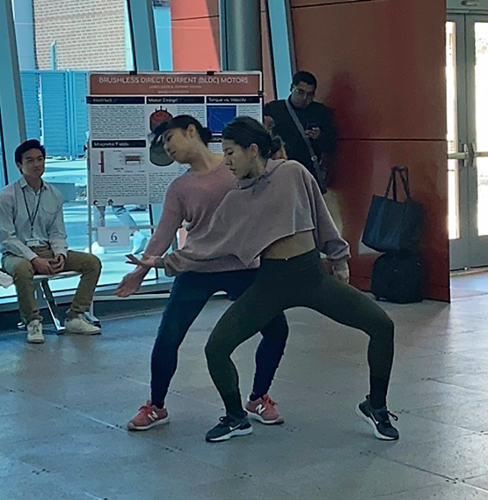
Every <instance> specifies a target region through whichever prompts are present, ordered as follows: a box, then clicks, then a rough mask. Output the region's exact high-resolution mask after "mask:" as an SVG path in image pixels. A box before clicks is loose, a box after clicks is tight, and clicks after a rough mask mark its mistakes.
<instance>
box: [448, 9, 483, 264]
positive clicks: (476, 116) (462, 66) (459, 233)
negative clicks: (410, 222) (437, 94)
mask: <svg viewBox="0 0 488 500" xmlns="http://www.w3.org/2000/svg"><path fill="white" fill-rule="evenodd" d="M446 41H447V43H446V56H447V58H446V61H447V64H446V77H447V114H448V124H447V125H448V126H447V129H448V138H447V140H448V176H449V214H448V224H449V238H450V247H451V269H463V268H471V267H480V266H487V265H488V15H476V14H456V15H451V16H449V17H448V22H447V24H446Z"/></svg>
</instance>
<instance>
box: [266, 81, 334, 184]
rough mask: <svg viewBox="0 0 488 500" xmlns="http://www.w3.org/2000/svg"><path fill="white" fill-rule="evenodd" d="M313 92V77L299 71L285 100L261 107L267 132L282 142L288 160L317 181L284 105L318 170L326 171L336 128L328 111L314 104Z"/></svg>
mask: <svg viewBox="0 0 488 500" xmlns="http://www.w3.org/2000/svg"><path fill="white" fill-rule="evenodd" d="M316 89H317V79H316V78H315V76H314V75H312V74H311V73H308V72H307V71H299V72H298V73H296V74H295V75H294V76H293V83H292V84H291V88H290V96H289V97H288V99H281V100H277V101H272V102H269V103H268V104H266V105H265V107H264V123H265V126H266V128H267V129H268V131H270V132H272V133H273V134H274V135H279V136H280V137H281V138H282V139H283V141H284V142H285V144H286V152H287V155H288V158H289V159H291V160H296V161H298V162H299V163H301V164H302V165H304V166H305V167H306V168H307V170H308V171H309V172H310V173H311V174H312V175H313V176H314V178H315V180H317V181H318V180H319V179H318V178H317V172H316V171H315V168H314V164H313V160H312V158H311V154H310V151H309V148H308V147H307V144H306V142H305V140H304V138H303V137H302V134H301V133H300V131H299V130H298V128H297V126H296V124H295V122H294V120H293V118H292V116H291V115H290V112H289V110H288V107H287V101H288V102H289V103H290V104H291V107H292V109H293V111H294V112H295V114H296V116H297V117H298V120H299V121H300V123H301V124H302V126H303V129H304V130H305V133H306V135H307V136H308V138H309V140H310V143H311V145H312V148H313V151H314V152H315V155H316V156H317V158H318V160H319V161H320V160H322V164H321V166H322V168H325V169H327V166H328V162H329V160H330V158H331V156H332V155H333V154H334V152H335V150H336V146H337V128H336V125H335V121H334V114H333V111H332V109H331V108H329V107H327V106H325V105H324V104H321V103H319V102H315V101H314V98H315V91H316ZM319 184H320V183H319Z"/></svg>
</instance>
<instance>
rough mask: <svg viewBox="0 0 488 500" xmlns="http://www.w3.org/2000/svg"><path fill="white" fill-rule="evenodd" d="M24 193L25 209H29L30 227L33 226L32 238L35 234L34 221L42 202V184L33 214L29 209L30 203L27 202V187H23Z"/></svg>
mask: <svg viewBox="0 0 488 500" xmlns="http://www.w3.org/2000/svg"><path fill="white" fill-rule="evenodd" d="M22 194H23V195H24V203H25V209H26V210H27V216H28V217H29V222H30V227H31V238H32V237H33V235H34V223H35V222H36V218H37V214H38V212H39V205H40V204H41V195H42V186H41V190H40V191H39V197H38V198H37V206H36V210H35V212H34V213H33V214H31V212H30V210H29V205H28V204H27V197H26V196H25V189H22Z"/></svg>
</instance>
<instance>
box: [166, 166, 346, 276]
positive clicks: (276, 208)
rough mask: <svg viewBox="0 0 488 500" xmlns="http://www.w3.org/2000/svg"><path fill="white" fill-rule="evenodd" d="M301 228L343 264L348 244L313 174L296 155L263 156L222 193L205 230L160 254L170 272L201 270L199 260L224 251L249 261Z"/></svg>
mask: <svg viewBox="0 0 488 500" xmlns="http://www.w3.org/2000/svg"><path fill="white" fill-rule="evenodd" d="M303 231H313V234H314V239H315V244H316V246H317V248H318V249H319V250H320V251H321V252H323V253H324V254H326V256H327V259H328V260H329V261H331V262H332V264H333V266H334V268H335V269H337V270H341V269H345V268H346V267H347V260H348V259H349V258H350V253H349V245H348V244H347V242H346V241H344V240H343V239H342V238H341V237H340V235H339V232H338V230H337V227H336V226H335V224H334V221H333V220H332V218H331V216H330V213H329V210H328V209H327V206H326V205H325V202H324V200H323V198H322V194H321V193H320V189H319V187H318V185H317V183H316V181H315V179H314V178H313V177H312V175H311V174H310V173H309V172H308V170H307V169H306V168H305V167H304V166H303V165H301V164H300V163H298V162H296V161H293V160H285V161H284V160H268V162H267V164H266V169H265V171H264V173H263V174H262V175H261V176H260V177H257V178H253V179H243V180H240V181H239V182H238V187H237V188H236V189H232V190H231V191H229V192H228V193H227V195H226V196H225V198H224V199H223V200H222V202H221V204H220V205H219V207H218V208H217V210H216V211H215V212H214V214H213V216H212V220H211V221H210V224H209V226H208V230H207V231H206V232H205V233H203V234H201V235H199V236H198V237H197V238H194V239H192V241H191V243H188V244H187V245H185V247H184V248H182V249H180V250H177V251H175V252H172V253H170V254H167V255H165V256H164V257H163V265H164V269H165V272H166V274H167V275H168V276H175V275H178V274H181V273H184V272H188V271H194V270H197V269H200V270H201V261H212V260H215V259H219V258H221V257H223V256H226V255H233V256H235V257H236V258H237V259H239V261H241V262H242V263H243V265H244V266H250V265H252V263H253V261H254V260H255V259H256V258H257V257H259V255H260V254H261V253H262V252H263V250H265V249H266V248H268V247H269V246H270V245H271V244H273V243H275V242H276V241H278V240H280V239H282V238H285V237H287V236H291V235H293V234H296V233H299V232H303ZM198 263H200V264H198ZM213 271H214V272H215V269H213Z"/></svg>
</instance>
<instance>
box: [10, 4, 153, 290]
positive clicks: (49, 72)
mask: <svg viewBox="0 0 488 500" xmlns="http://www.w3.org/2000/svg"><path fill="white" fill-rule="evenodd" d="M12 2H13V8H14V9H13V10H14V21H15V27H16V35H17V36H16V38H17V45H18V53H19V64H20V70H21V83H22V95H23V101H24V113H25V119H26V129H27V136H28V138H29V139H32V138H37V139H40V140H41V142H42V143H43V144H44V145H45V147H46V152H47V157H48V158H47V162H46V173H45V176H44V179H45V180H46V181H47V182H49V183H52V184H54V185H55V186H56V187H57V188H58V189H59V190H60V191H61V193H62V195H63V198H64V201H65V203H64V217H65V224H66V230H67V234H68V244H69V247H70V249H72V250H77V251H88V250H89V249H88V231H87V227H88V217H89V209H88V207H87V162H86V147H85V145H86V142H87V139H88V133H89V131H88V113H87V105H86V95H87V93H88V85H87V74H88V72H89V71H94V70H102V71H128V70H132V69H133V67H134V64H133V54H132V42H131V36H130V32H131V30H130V26H129V17H128V12H127V2H126V1H125V0H96V1H95V0H90V1H88V2H78V1H75V0H66V1H64V2H59V1H57V0H32V2H25V1H24V0H12ZM26 4H29V5H26ZM92 220H93V221H94V224H96V223H98V224H100V225H107V226H110V225H117V224H123V225H130V226H132V227H133V229H134V230H133V237H132V245H131V247H127V248H122V247H119V248H117V249H115V248H111V249H110V250H107V251H104V250H103V249H102V248H100V247H99V246H98V245H97V243H96V232H93V233H92V234H93V241H94V244H93V246H92V250H93V252H94V253H96V254H98V255H99V257H100V258H101V260H102V262H103V271H102V276H101V279H100V281H99V285H105V284H114V283H118V282H119V281H120V279H121V277H122V276H123V275H124V274H125V273H126V272H128V271H129V270H130V269H131V268H130V267H129V266H128V265H127V266H126V265H124V264H123V263H124V261H125V258H124V255H125V254H127V253H128V252H131V251H132V250H138V249H140V248H143V245H144V241H147V239H148V238H149V237H150V234H151V231H150V229H149V228H148V226H149V224H150V214H149V209H148V207H146V206H144V207H141V206H137V207H136V206H122V207H113V208H110V207H107V209H106V211H105V213H104V214H101V213H100V212H99V211H98V210H95V209H93V210H92ZM142 227H144V228H142ZM137 247H138V248H137ZM154 277H155V273H154V272H151V273H149V275H148V279H151V278H154ZM76 284H77V279H73V280H60V281H54V282H53V286H52V288H53V289H69V288H75V287H76Z"/></svg>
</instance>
